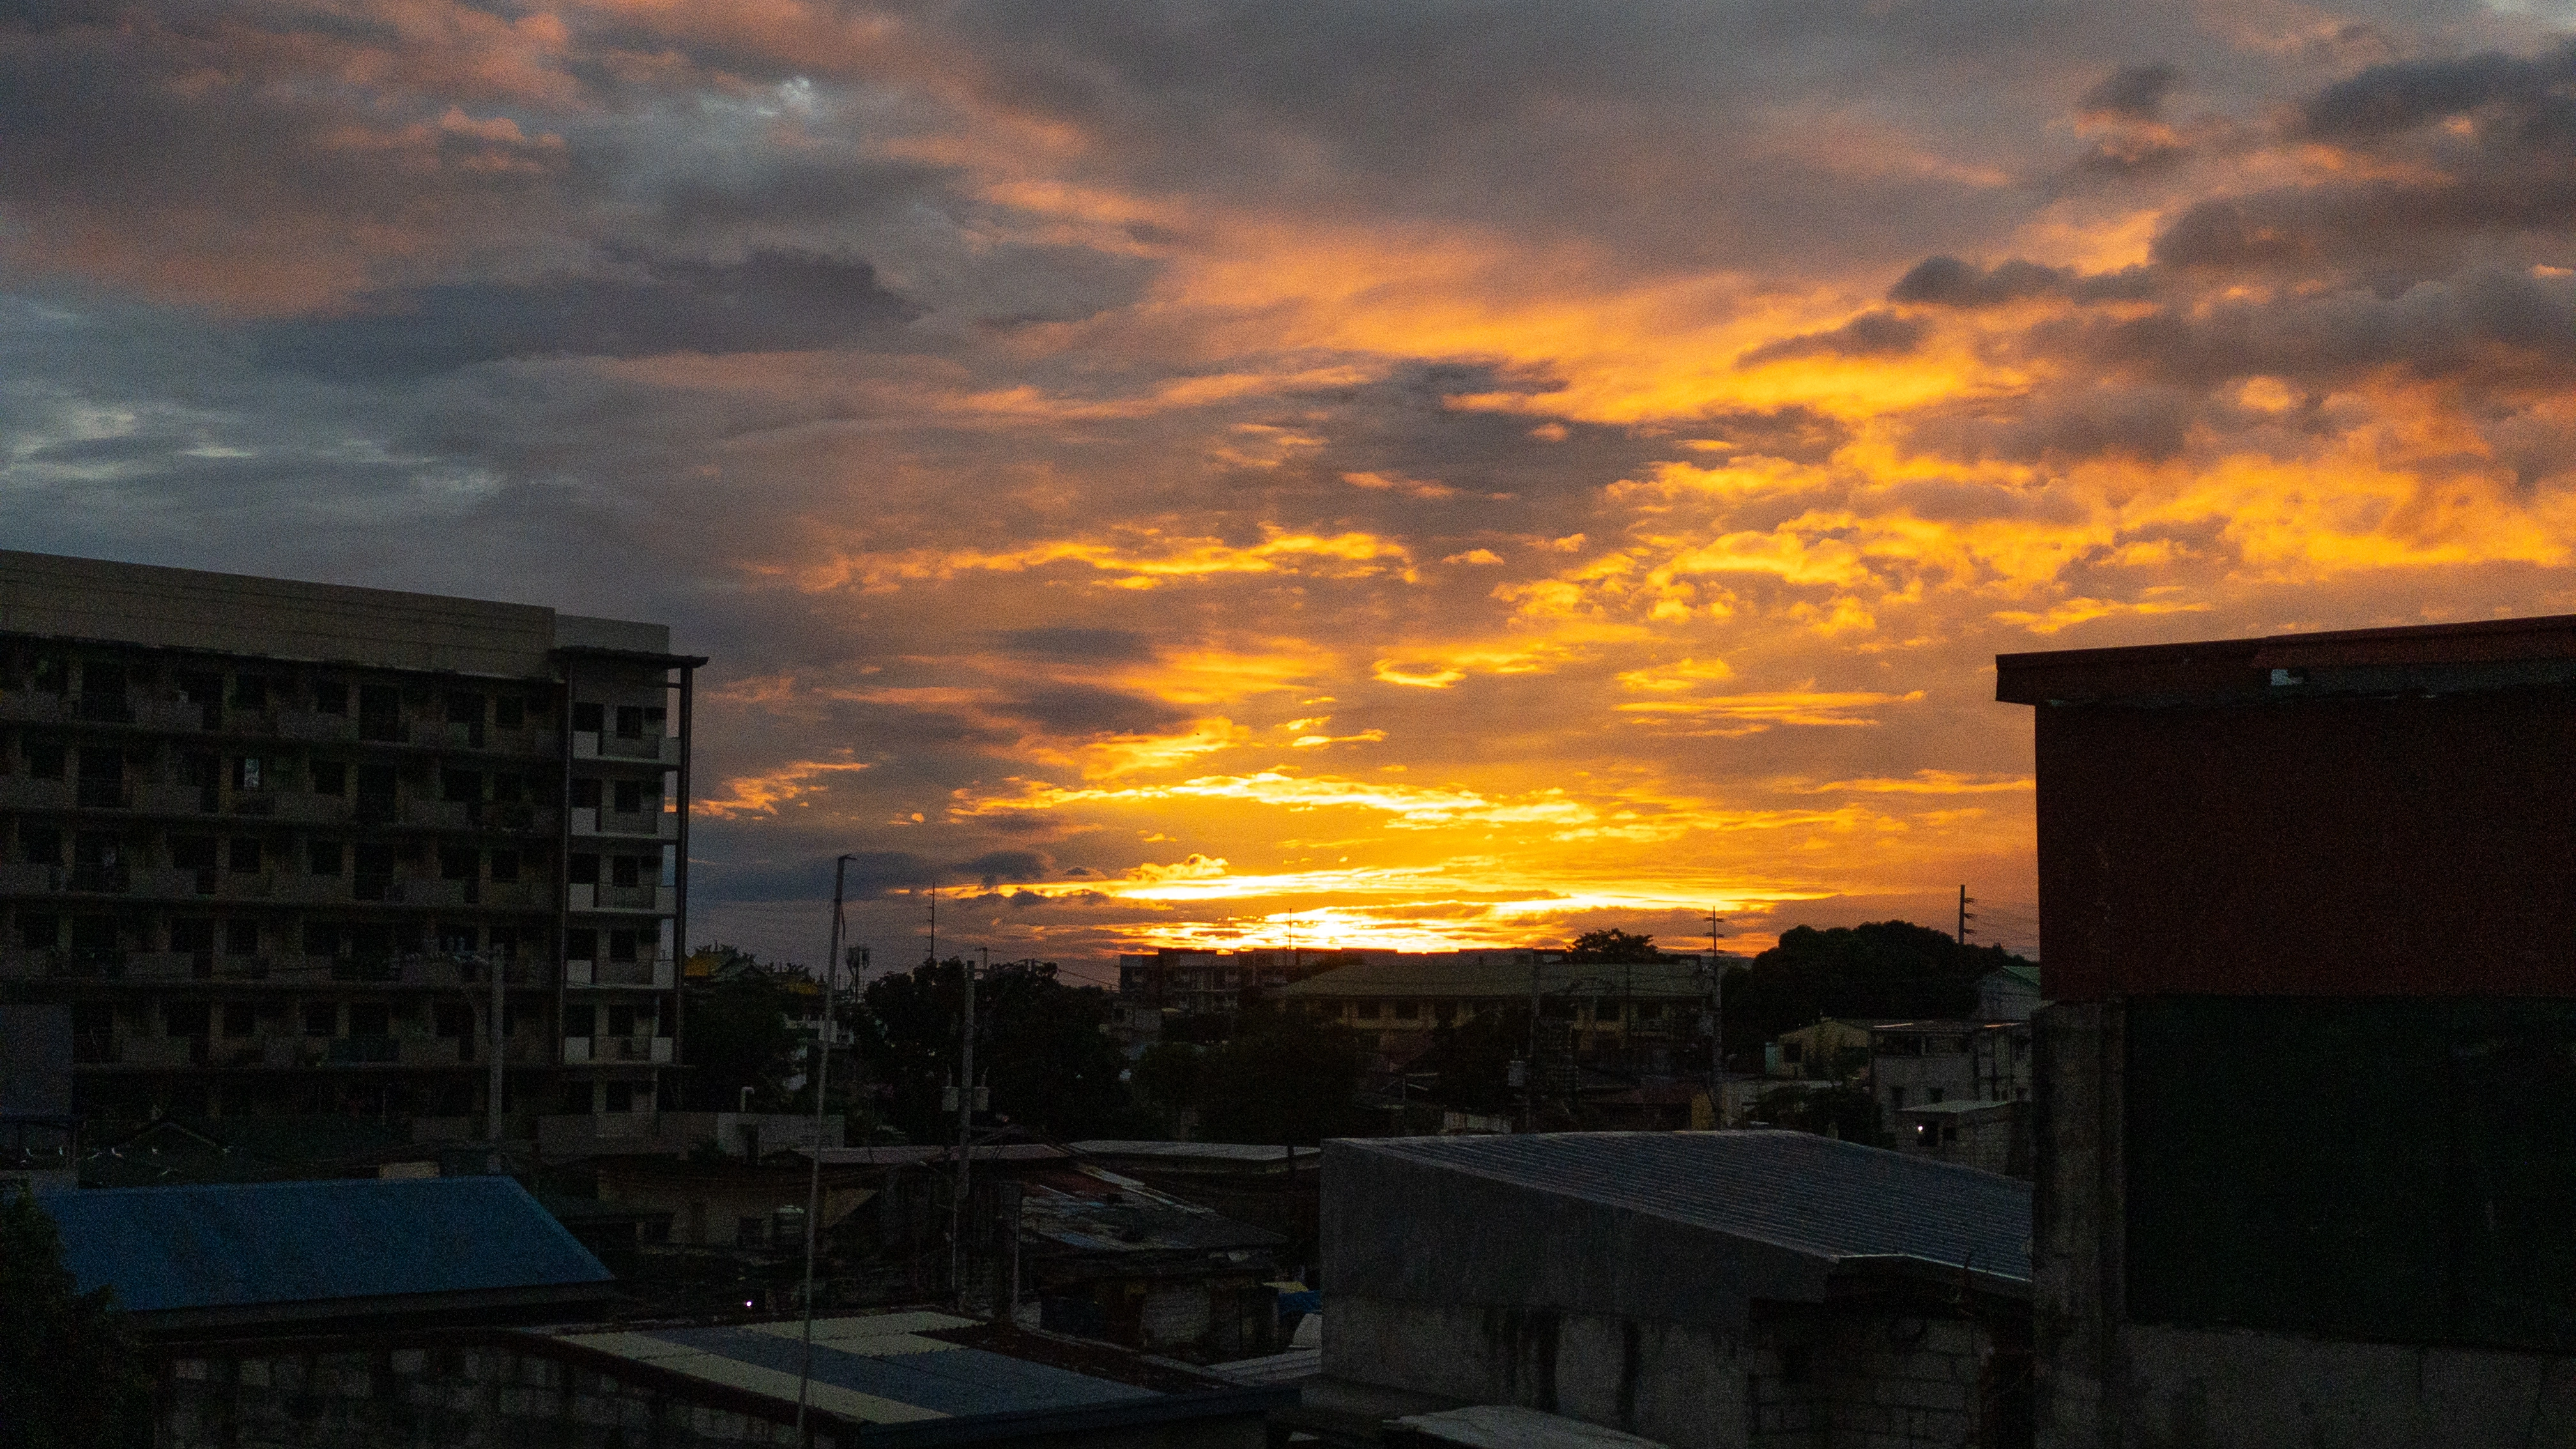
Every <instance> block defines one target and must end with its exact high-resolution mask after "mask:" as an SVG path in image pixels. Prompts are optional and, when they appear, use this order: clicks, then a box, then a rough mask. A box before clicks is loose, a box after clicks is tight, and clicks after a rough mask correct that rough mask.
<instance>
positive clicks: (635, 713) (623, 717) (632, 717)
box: [617, 704, 644, 740]
mask: <svg viewBox="0 0 2576 1449" xmlns="http://www.w3.org/2000/svg"><path fill="white" fill-rule="evenodd" d="M617 737H618V738H619V739H621V740H640V739H642V738H644V710H643V708H642V707H641V706H639V705H632V704H621V705H619V706H618V707H617Z"/></svg>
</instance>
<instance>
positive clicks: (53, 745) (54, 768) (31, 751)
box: [19, 735, 64, 780]
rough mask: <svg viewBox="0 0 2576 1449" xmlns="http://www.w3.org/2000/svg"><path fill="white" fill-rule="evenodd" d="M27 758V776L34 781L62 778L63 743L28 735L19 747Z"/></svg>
mask: <svg viewBox="0 0 2576 1449" xmlns="http://www.w3.org/2000/svg"><path fill="white" fill-rule="evenodd" d="M19 748H20V749H21V750H22V751H24V752H25V754H26V756H27V776H28V778H29V779H34V780H59V779H61V778H62V777H63V753H64V751H63V742H62V741H61V740H57V739H50V738H45V737H40V736H36V735H29V736H28V737H27V739H26V742H25V743H24V744H22V745H20V746H19Z"/></svg>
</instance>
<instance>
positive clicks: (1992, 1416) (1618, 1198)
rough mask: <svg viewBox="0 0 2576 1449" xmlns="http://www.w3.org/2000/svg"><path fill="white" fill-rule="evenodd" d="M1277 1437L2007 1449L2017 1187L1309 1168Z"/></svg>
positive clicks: (2019, 1433)
mask: <svg viewBox="0 0 2576 1449" xmlns="http://www.w3.org/2000/svg"><path fill="white" fill-rule="evenodd" d="M1324 1177H1325V1183H1324V1222H1323V1231H1324V1240H1323V1249H1324V1262H1323V1274H1324V1278H1323V1317H1324V1333H1323V1339H1324V1342H1323V1365H1322V1373H1323V1377H1322V1378H1321V1379H1319V1380H1317V1381H1315V1382H1314V1383H1310V1384H1309V1385H1308V1386H1307V1389H1306V1393H1305V1400H1304V1406H1303V1409H1302V1410H1301V1412H1300V1413H1299V1415H1298V1416H1296V1418H1295V1419H1294V1421H1293V1423H1292V1425H1291V1427H1293V1428H1295V1429H1298V1430H1301V1431H1304V1432H1306V1433H1309V1434H1313V1435H1315V1436H1316V1437H1318V1438H1320V1439H1322V1440H1324V1441H1325V1442H1327V1443H1336V1444H1359V1443H1369V1442H1376V1439H1375V1438H1373V1437H1372V1436H1374V1435H1377V1434H1380V1433H1382V1427H1381V1426H1382V1425H1383V1424H1384V1423H1385V1422H1387V1421H1390V1420H1394V1419H1397V1418H1400V1417H1404V1416H1410V1415H1420V1414H1424V1413H1433V1412H1439V1411H1442V1410H1448V1409H1454V1408H1460V1407H1465V1406H1473V1405H1480V1404H1505V1405H1515V1406H1519V1407H1522V1408H1528V1409H1536V1410H1541V1411H1544V1412H1546V1413H1550V1414H1556V1415H1561V1416H1564V1417H1566V1418H1571V1419H1576V1420H1580V1421H1582V1422H1583V1423H1585V1424H1589V1425H1597V1426H1599V1427H1601V1428H1604V1429H1612V1430H1617V1431H1619V1432H1621V1433H1626V1434H1635V1435H1641V1436H1643V1437H1644V1438H1646V1439H1648V1440H1651V1441H1654V1442H1656V1443H1659V1444H1666V1445H1671V1446H1675V1449H1847V1446H1848V1449H1891V1446H1913V1445H1924V1446H1929V1445H1946V1446H1970V1445H1993V1446H2004V1445H2013V1444H2027V1443H2028V1442H2029V1439H2028V1432H2029V1424H2028V1416H2027V1408H2028V1399H2027V1374H2028V1357H2027V1348H2028V1330H2029V1315H2028V1307H2027V1303H2028V1297H2027V1295H2028V1291H2029V1280H2028V1260H2027V1257H2026V1256H2025V1243H2026V1241H2027V1233H2028V1230H2029V1205H2030V1194H2029V1189H2028V1187H2027V1186H2026V1185H2024V1184H2022V1183H2018V1182H2014V1181H2011V1180H2009V1179H2006V1178H2002V1177H1997V1176H1994V1175H1992V1174H1989V1173H1984V1172H1977V1171H1974V1170H1971V1169H1968V1168H1961V1167H1952V1166H1948V1165H1945V1164H1941V1163H1934V1162H1926V1161H1922V1160H1919V1159H1915V1158H1909V1157H1902V1156H1899V1155H1897V1154H1895V1153H1891V1152H1886V1151H1882V1150H1880V1149H1877V1148H1871V1147H1862V1146H1858V1145H1856V1144H1853V1143H1848V1142H1837V1141H1832V1140H1829V1139H1827V1138H1823V1137H1817V1136H1811V1135H1809V1134H1806V1133H1802V1132H1771V1131H1753V1132H1691V1133H1669V1132H1664V1133H1580V1134H1562V1135H1555V1134H1533V1135H1523V1136H1509V1137H1445V1138H1392V1139H1388V1138H1372V1139H1354V1140H1347V1141H1336V1142H1331V1143H1327V1144H1326V1145H1325V1148H1324Z"/></svg>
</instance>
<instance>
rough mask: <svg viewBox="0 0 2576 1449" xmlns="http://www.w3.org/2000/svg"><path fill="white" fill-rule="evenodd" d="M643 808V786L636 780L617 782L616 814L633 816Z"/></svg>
mask: <svg viewBox="0 0 2576 1449" xmlns="http://www.w3.org/2000/svg"><path fill="white" fill-rule="evenodd" d="M643 808H644V786H643V784H642V782H640V781H636V780H620V781H618V782H617V813H618V814H620V815H633V814H636V813H638V812H640V811H642V810H643Z"/></svg>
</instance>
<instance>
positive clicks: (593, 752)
mask: <svg viewBox="0 0 2576 1449" xmlns="http://www.w3.org/2000/svg"><path fill="white" fill-rule="evenodd" d="M572 757H573V758H574V759H576V760H652V761H654V762H656V763H658V764H664V765H676V764H678V763H680V737H679V736H678V735H650V734H648V735H641V736H636V737H632V738H622V737H620V736H617V735H614V734H603V733H601V732H600V731H598V730H574V731H573V732H572Z"/></svg>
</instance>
